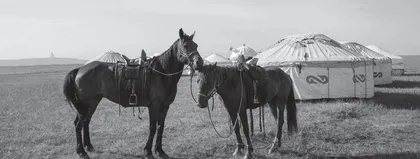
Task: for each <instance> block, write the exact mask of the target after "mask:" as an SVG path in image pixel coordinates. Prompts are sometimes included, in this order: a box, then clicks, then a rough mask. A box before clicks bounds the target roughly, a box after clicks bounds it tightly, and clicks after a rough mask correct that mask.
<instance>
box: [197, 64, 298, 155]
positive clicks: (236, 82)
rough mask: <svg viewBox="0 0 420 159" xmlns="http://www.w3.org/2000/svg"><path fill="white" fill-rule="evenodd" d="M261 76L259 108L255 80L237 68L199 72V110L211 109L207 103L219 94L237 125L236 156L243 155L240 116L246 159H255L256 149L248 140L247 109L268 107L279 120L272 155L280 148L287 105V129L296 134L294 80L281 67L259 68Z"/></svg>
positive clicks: (206, 66)
mask: <svg viewBox="0 0 420 159" xmlns="http://www.w3.org/2000/svg"><path fill="white" fill-rule="evenodd" d="M257 69H258V70H259V71H260V72H261V74H262V79H261V80H260V81H259V84H258V89H259V91H258V93H259V101H260V103H259V104H254V103H253V102H252V99H253V98H252V97H253V96H252V87H250V86H249V85H251V82H252V78H251V76H250V75H249V74H248V73H247V72H243V71H240V70H238V69H237V68H236V67H220V66H217V65H216V64H214V65H204V66H203V67H202V68H201V69H199V72H200V73H199V76H198V79H197V82H198V85H199V93H198V94H199V97H198V106H199V107H200V108H206V107H208V100H209V98H211V97H212V96H213V95H214V94H215V93H217V94H219V95H220V97H221V98H222V100H223V103H224V105H225V108H226V110H227V111H228V113H229V115H230V118H231V119H232V120H231V121H232V122H233V124H234V129H235V135H236V139H237V144H238V147H237V148H236V150H235V152H234V153H233V155H239V154H242V149H243V148H244V144H243V142H242V138H241V134H240V130H239V125H238V124H237V119H238V118H237V117H238V116H237V115H239V117H240V120H241V122H242V128H243V132H244V134H245V137H246V141H247V148H248V150H247V152H246V154H245V158H252V151H253V147H252V144H251V139H250V138H249V130H248V120H247V115H246V109H254V108H257V107H260V106H263V105H265V104H266V103H268V104H269V105H270V108H271V112H272V113H273V115H274V118H275V119H276V120H277V136H276V137H275V138H274V142H273V145H272V146H271V148H270V150H269V153H271V152H273V151H274V150H275V149H277V148H279V147H280V146H281V136H282V127H283V123H284V117H283V114H284V109H285V105H287V126H288V132H289V134H292V133H294V132H297V129H298V127H297V117H296V112H297V110H296V104H295V97H294V92H293V83H292V79H291V78H290V76H289V75H288V74H286V73H285V72H284V71H283V70H282V69H280V68H279V67H264V68H261V67H257Z"/></svg>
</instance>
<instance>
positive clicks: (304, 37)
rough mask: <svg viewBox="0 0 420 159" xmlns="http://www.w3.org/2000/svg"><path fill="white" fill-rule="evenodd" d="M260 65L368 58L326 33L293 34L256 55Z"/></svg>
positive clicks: (338, 61) (337, 61)
mask: <svg viewBox="0 0 420 159" xmlns="http://www.w3.org/2000/svg"><path fill="white" fill-rule="evenodd" d="M254 58H258V59H259V60H258V63H257V64H258V65H262V66H265V65H276V66H282V65H293V64H296V63H301V62H307V63H311V62H312V63H313V62H321V63H326V62H329V63H332V62H335V64H337V65H339V64H340V62H343V61H347V62H352V61H366V60H367V59H368V58H367V57H365V56H363V55H361V54H359V53H356V52H354V51H351V50H349V49H347V48H346V47H345V46H344V45H342V44H340V43H339V42H337V41H335V40H333V39H331V38H330V37H328V36H326V35H324V34H299V35H291V36H287V37H286V38H284V39H282V40H280V41H279V42H277V43H276V44H274V45H273V46H271V47H270V48H268V49H267V50H265V51H263V52H261V53H260V54H258V55H256V56H255V57H254Z"/></svg>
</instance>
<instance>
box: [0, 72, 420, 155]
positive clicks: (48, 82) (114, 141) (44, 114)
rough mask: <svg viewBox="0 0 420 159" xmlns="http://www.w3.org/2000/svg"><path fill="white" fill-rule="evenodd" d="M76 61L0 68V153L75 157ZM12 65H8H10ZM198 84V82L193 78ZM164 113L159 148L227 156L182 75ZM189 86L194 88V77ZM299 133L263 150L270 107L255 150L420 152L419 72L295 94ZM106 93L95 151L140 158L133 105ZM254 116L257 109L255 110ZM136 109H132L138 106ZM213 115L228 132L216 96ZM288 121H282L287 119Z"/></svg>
mask: <svg viewBox="0 0 420 159" xmlns="http://www.w3.org/2000/svg"><path fill="white" fill-rule="evenodd" d="M74 67H76V65H64V66H54V67H52V68H53V69H51V67H47V66H41V67H24V68H20V67H19V68H16V69H15V70H13V71H14V72H20V74H12V73H13V71H11V72H10V70H11V69H10V68H9V69H6V68H0V97H1V100H0V106H1V107H0V158H5V159H6V158H7V159H14V158H16V159H24V158H54V159H56V158H76V157H77V155H76V154H75V143H76V139H75V133H74V132H75V130H74V125H73V120H74V118H75V112H74V111H73V110H72V109H71V108H70V106H69V105H68V104H67V103H66V102H65V101H64V96H63V95H62V82H63V78H64V76H65V74H66V73H67V72H68V71H69V70H70V69H72V68H74ZM7 71H9V72H7ZM194 84H195V82H194ZM178 88H179V91H178V94H177V97H176V99H175V102H174V103H173V104H172V105H171V107H170V110H169V114H168V117H167V120H166V128H165V132H164V138H163V149H164V150H165V151H166V152H167V153H168V155H170V156H171V157H173V158H230V157H231V154H232V153H233V151H234V149H235V143H236V139H235V137H234V135H232V136H231V137H229V138H226V139H224V138H220V137H218V136H217V134H216V133H215V132H214V130H213V128H212V127H211V125H210V121H209V118H208V114H207V110H206V109H200V108H198V107H197V106H196V105H195V104H194V102H193V100H192V98H191V96H190V94H189V79H188V78H185V77H183V78H182V79H181V81H180V83H179V85H178ZM193 88H196V86H195V85H194V86H193ZM297 107H298V126H299V133H298V134H296V135H294V136H285V137H284V138H283V146H282V148H281V151H280V152H278V153H275V154H272V155H268V154H266V152H267V146H268V145H269V144H270V143H271V141H272V140H273V136H274V134H275V130H276V127H275V125H274V119H273V118H272V116H271V114H270V112H269V111H268V109H265V110H266V111H265V114H266V131H267V134H268V137H267V138H266V139H263V137H262V133H260V132H259V131H258V130H259V128H258V123H257V120H255V122H256V124H255V128H256V132H255V136H254V137H253V139H252V140H253V145H254V147H255V149H256V150H255V156H256V158H280V157H282V158H319V157H353V158H356V157H376V158H420V75H408V76H399V77H394V83H393V84H390V85H387V86H381V87H376V89H375V97H374V98H373V99H370V100H353V101H342V100H334V101H328V102H326V101H323V102H300V103H298V104H297ZM121 111H122V112H121V115H119V113H118V106H117V105H116V104H114V103H111V102H109V101H108V100H103V101H102V102H101V103H100V105H99V107H98V109H97V111H96V113H95V115H94V116H93V119H92V122H91V139H92V144H93V146H95V148H96V150H97V151H98V152H96V153H90V156H91V157H92V158H100V159H115V158H125V159H126V158H128V159H129V158H141V157H142V156H143V147H144V146H145V142H146V140H147V135H148V132H149V131H148V117H147V111H145V112H144V113H142V114H141V116H142V117H144V119H143V120H139V119H138V118H137V117H136V116H133V110H132V109H131V108H127V109H124V108H121ZM254 112H255V113H254V115H255V118H254V119H258V118H257V116H256V114H257V113H256V111H254ZM136 115H137V114H136ZM213 119H214V120H215V124H216V126H217V129H218V130H219V131H220V132H221V133H222V134H223V135H227V132H228V131H229V127H228V124H227V122H228V117H227V112H226V111H225V110H224V108H222V106H221V105H220V104H219V102H216V106H215V110H214V111H213ZM284 128H285V127H284Z"/></svg>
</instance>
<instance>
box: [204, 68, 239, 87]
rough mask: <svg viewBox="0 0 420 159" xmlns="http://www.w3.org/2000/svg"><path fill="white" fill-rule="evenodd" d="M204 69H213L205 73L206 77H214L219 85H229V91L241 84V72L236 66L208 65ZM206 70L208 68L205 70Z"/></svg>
mask: <svg viewBox="0 0 420 159" xmlns="http://www.w3.org/2000/svg"><path fill="white" fill-rule="evenodd" d="M204 67H208V69H212V70H211V71H204V72H205V73H207V74H206V75H207V76H206V77H207V78H208V77H212V76H213V77H214V79H215V80H216V81H217V83H220V84H221V83H222V82H225V83H227V87H228V88H229V89H232V88H236V87H237V84H238V83H240V79H239V73H240V71H239V70H238V68H237V67H236V66H217V65H216V66H214V65H206V66H204ZM204 69H206V68H204Z"/></svg>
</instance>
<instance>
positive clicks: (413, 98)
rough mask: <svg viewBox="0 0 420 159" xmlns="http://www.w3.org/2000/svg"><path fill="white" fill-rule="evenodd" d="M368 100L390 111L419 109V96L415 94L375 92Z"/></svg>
mask: <svg viewBox="0 0 420 159" xmlns="http://www.w3.org/2000/svg"><path fill="white" fill-rule="evenodd" d="M370 100H371V101H373V102H375V103H377V104H382V105H383V106H384V107H386V108H391V109H420V96H419V95H415V94H404V93H385V92H375V96H374V97H373V98H372V99H370Z"/></svg>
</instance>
